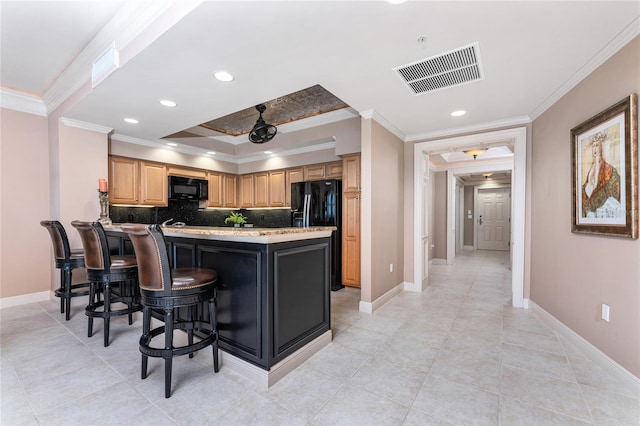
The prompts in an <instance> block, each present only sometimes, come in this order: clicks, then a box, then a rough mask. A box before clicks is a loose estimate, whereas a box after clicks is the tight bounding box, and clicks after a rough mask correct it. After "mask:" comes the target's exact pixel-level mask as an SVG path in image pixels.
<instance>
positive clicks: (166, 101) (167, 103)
mask: <svg viewBox="0 0 640 426" xmlns="http://www.w3.org/2000/svg"><path fill="white" fill-rule="evenodd" d="M160 104H162V105H164V106H166V107H174V106H176V105H178V104H177V103H175V102H173V101H170V100H169V99H161V100H160Z"/></svg>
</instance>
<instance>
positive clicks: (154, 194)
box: [140, 161, 169, 206]
mask: <svg viewBox="0 0 640 426" xmlns="http://www.w3.org/2000/svg"><path fill="white" fill-rule="evenodd" d="M168 198H169V195H168V182H167V166H166V165H164V164H156V163H147V162H145V161H141V162H140V203H141V204H145V205H147V206H168V205H169V199H168Z"/></svg>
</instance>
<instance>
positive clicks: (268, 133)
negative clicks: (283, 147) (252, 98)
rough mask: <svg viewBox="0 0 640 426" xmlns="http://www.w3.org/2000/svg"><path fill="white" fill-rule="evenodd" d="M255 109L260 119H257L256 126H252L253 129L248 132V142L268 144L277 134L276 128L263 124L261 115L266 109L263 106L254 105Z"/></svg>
mask: <svg viewBox="0 0 640 426" xmlns="http://www.w3.org/2000/svg"><path fill="white" fill-rule="evenodd" d="M256 109H257V110H258V112H259V113H260V117H258V120H257V121H256V124H255V125H254V126H253V129H251V132H249V141H250V142H252V143H265V142H269V141H270V140H271V139H273V138H274V136H275V135H276V133H278V129H277V128H276V126H273V125H271V124H267V123H265V121H264V119H263V118H262V113H263V112H264V111H265V110H266V109H267V107H266V106H264V104H260V105H256Z"/></svg>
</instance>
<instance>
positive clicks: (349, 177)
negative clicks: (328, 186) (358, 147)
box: [342, 154, 360, 192]
mask: <svg viewBox="0 0 640 426" xmlns="http://www.w3.org/2000/svg"><path fill="white" fill-rule="evenodd" d="M355 191H360V154H353V155H345V156H344V157H343V159H342V192H355Z"/></svg>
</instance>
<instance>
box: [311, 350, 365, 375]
mask: <svg viewBox="0 0 640 426" xmlns="http://www.w3.org/2000/svg"><path fill="white" fill-rule="evenodd" d="M369 358H371V355H369V354H365V353H363V352H359V351H356V350H353V349H350V348H347V347H345V346H342V345H340V344H338V343H335V342H333V343H330V344H329V345H327V346H326V347H325V348H324V349H322V350H321V351H320V352H318V353H317V354H315V355H314V356H312V357H311V358H310V359H309V360H308V361H307V362H306V363H305V365H306V366H308V367H310V368H313V369H314V370H317V371H320V372H322V373H325V374H328V375H330V376H333V377H337V378H338V379H343V380H346V379H348V378H350V377H351V376H353V375H354V374H355V372H356V371H358V369H359V368H360V367H362V366H363V365H364V363H365V362H366V361H367V360H368V359H369Z"/></svg>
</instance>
